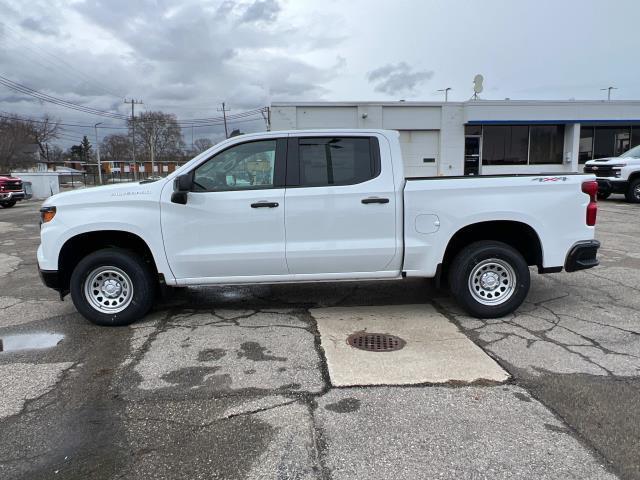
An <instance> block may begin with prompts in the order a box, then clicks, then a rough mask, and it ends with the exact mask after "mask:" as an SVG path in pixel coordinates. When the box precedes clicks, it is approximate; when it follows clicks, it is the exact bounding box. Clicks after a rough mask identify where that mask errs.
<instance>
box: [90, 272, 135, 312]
mask: <svg viewBox="0 0 640 480" xmlns="http://www.w3.org/2000/svg"><path fill="white" fill-rule="evenodd" d="M84 296H85V298H86V299H87V301H88V302H89V304H90V305H91V306H92V307H93V308H94V309H96V310H98V311H99V312H102V313H118V312H121V311H123V310H124V309H125V308H127V307H128V306H129V304H130V303H131V301H132V300H133V283H132V282H131V279H130V278H129V275H127V274H126V273H125V272H124V271H123V270H121V269H119V268H118V267H110V266H104V267H98V268H96V269H95V270H93V271H92V272H91V273H90V274H89V275H88V276H87V279H86V280H85V282H84Z"/></svg>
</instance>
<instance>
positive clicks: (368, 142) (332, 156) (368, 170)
mask: <svg viewBox="0 0 640 480" xmlns="http://www.w3.org/2000/svg"><path fill="white" fill-rule="evenodd" d="M377 144H378V142H377V139H376V138H369V137H352V138H347V137H334V138H300V139H298V161H299V165H300V183H299V185H300V186H302V187H319V186H327V185H353V184H356V183H362V182H366V181H367V180H370V179H372V178H374V177H376V176H377V175H378V173H379V163H380V162H379V159H378V156H379V155H378V151H377V149H378V146H377Z"/></svg>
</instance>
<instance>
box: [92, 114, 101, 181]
mask: <svg viewBox="0 0 640 480" xmlns="http://www.w3.org/2000/svg"><path fill="white" fill-rule="evenodd" d="M101 124H102V122H98V123H96V124H95V125H94V126H93V128H95V129H96V157H97V160H98V181H99V182H100V185H102V163H100V142H98V125H101Z"/></svg>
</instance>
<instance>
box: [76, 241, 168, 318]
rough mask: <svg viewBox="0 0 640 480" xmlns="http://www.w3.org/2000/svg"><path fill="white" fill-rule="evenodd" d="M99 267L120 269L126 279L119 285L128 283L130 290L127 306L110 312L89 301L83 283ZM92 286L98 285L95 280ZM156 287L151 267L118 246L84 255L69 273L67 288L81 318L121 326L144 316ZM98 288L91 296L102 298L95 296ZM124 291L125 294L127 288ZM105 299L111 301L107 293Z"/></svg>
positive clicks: (153, 297) (89, 294)
mask: <svg viewBox="0 0 640 480" xmlns="http://www.w3.org/2000/svg"><path fill="white" fill-rule="evenodd" d="M101 267H105V269H106V268H107V267H110V268H112V269H115V270H119V271H120V272H123V273H124V274H125V276H126V277H128V278H127V279H126V280H125V281H124V282H122V284H123V285H126V284H128V283H131V290H129V297H128V300H127V301H128V305H127V306H126V308H124V309H123V310H121V311H116V312H111V311H101V310H98V308H97V307H96V306H94V305H93V304H92V303H91V302H92V300H91V299H90V298H91V292H88V293H85V282H86V281H87V280H88V277H89V276H90V275H92V276H93V275H94V274H95V272H96V271H98V272H99V271H101ZM111 275H114V274H111ZM108 276H109V274H105V277H108ZM114 277H115V275H114ZM98 278H100V277H98ZM107 280H108V279H107ZM94 285H97V283H95V284H94ZM95 288H100V287H95ZM156 288H157V282H156V280H155V278H154V275H153V273H152V271H151V269H150V268H149V266H148V265H147V264H146V263H145V262H144V260H143V259H142V258H140V257H139V256H137V255H135V254H134V253H131V252H129V251H128V250H124V249H121V248H106V249H103V250H98V251H96V252H93V253H91V254H89V255H87V256H86V257H84V258H83V259H82V260H80V262H79V263H78V265H76V267H75V268H74V270H73V273H72V274H71V285H70V291H71V299H72V300H73V304H74V305H75V307H76V308H77V309H78V311H79V312H80V313H81V314H82V316H83V317H85V318H86V319H87V320H89V321H90V322H92V323H95V324H96V325H103V326H123V325H129V324H131V323H133V322H135V321H136V320H139V319H140V318H142V317H144V316H145V315H146V313H147V312H148V311H149V310H150V309H151V306H152V305H153V302H154V299H155V295H156ZM89 290H90V289H89ZM99 291H100V290H94V291H93V293H96V295H94V297H96V298H97V299H100V298H102V297H99V296H97V295H99V293H97V292H99ZM124 292H125V295H126V293H127V290H126V287H125V290H124ZM131 292H132V293H131ZM104 298H105V302H106V303H108V302H109V301H110V300H109V299H107V298H106V296H105V297H104ZM118 300H119V298H116V299H115V300H114V302H116V301H118ZM95 301H98V300H95ZM100 301H102V300H100ZM126 303H127V302H125V304H126ZM103 308H105V307H103ZM109 308H119V306H115V307H109V306H107V307H106V309H109Z"/></svg>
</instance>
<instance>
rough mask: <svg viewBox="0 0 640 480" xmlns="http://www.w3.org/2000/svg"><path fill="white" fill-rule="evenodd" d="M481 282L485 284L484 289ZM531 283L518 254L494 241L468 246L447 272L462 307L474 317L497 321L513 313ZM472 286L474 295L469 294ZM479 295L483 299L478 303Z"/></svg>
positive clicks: (524, 262) (454, 293)
mask: <svg viewBox="0 0 640 480" xmlns="http://www.w3.org/2000/svg"><path fill="white" fill-rule="evenodd" d="M486 274H488V276H487V277H485V275H486ZM470 277H473V278H472V279H471V280H470ZM505 280H506V281H507V282H505ZM480 282H487V284H486V285H487V288H486V289H485V288H483V287H482V284H481V283H480ZM530 282H531V278H530V274H529V267H528V266H527V262H526V261H525V259H524V258H523V257H522V255H521V254H520V252H518V251H517V250H516V249H515V248H513V247H511V246H509V245H507V244H506V243H502V242H498V241H493V240H483V241H480V242H475V243H472V244H470V245H468V246H467V247H465V248H464V249H463V250H462V251H461V252H460V253H459V254H458V255H457V256H456V257H455V258H454V260H453V262H452V263H451V267H450V269H449V286H450V288H451V293H452V294H453V296H454V297H455V299H456V300H457V301H458V303H459V304H460V306H461V307H462V308H464V309H465V310H466V311H467V312H468V313H470V314H471V315H473V316H474V317H477V318H498V317H503V316H505V315H508V314H509V313H512V312H513V311H515V310H516V309H517V308H518V307H519V306H520V305H521V304H522V302H523V301H524V299H525V298H526V296H527V293H529V286H530ZM471 285H473V287H474V290H475V291H476V293H472V290H471V288H472V286H471ZM491 288H493V290H491ZM482 295H484V297H483V300H482V301H480V300H478V298H479V296H482ZM500 296H502V297H500ZM483 302H485V303H483ZM491 302H493V303H491ZM486 303H491V304H486Z"/></svg>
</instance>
